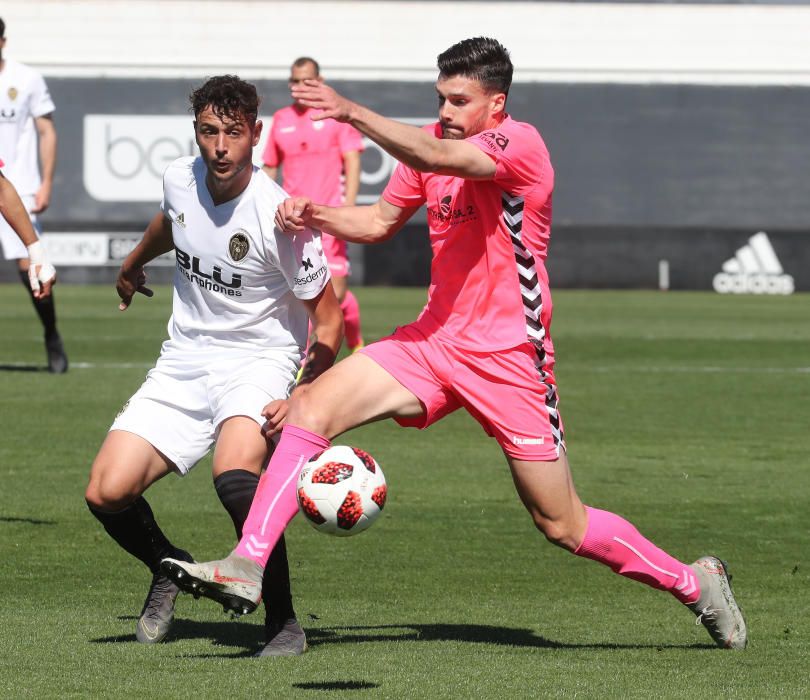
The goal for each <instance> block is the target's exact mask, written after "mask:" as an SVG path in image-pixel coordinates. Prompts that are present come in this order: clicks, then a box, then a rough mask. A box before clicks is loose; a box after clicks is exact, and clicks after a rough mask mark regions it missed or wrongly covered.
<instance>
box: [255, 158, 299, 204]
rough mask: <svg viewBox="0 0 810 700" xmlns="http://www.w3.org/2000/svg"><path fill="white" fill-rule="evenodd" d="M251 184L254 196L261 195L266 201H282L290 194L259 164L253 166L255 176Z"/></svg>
mask: <svg viewBox="0 0 810 700" xmlns="http://www.w3.org/2000/svg"><path fill="white" fill-rule="evenodd" d="M250 186H251V190H252V191H253V193H254V196H255V197H261V198H262V199H264V200H265V201H266V200H268V199H272V200H277V201H278V202H279V203H280V202H282V201H284V200H285V199H287V198H288V197H289V196H290V195H288V194H287V193H286V192H285V191H284V190H283V189H282V187H281V185H279V184H278V183H277V182H276V181H275V180H274V179H273V178H271V177H270V176H269V175H268V174H267V173H266V172H264V170H262V169H261V168H260V167H258V166H257V165H254V166H253V178H252V180H251V185H250Z"/></svg>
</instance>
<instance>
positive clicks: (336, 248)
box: [321, 233, 351, 277]
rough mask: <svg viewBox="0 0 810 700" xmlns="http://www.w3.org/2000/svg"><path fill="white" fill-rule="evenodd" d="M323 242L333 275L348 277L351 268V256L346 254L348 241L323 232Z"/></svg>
mask: <svg viewBox="0 0 810 700" xmlns="http://www.w3.org/2000/svg"><path fill="white" fill-rule="evenodd" d="M321 244H322V245H323V252H324V254H325V255H326V261H327V262H328V263H329V272H331V273H332V277H348V276H349V273H350V272H351V268H350V267H349V257H348V255H347V254H346V241H341V240H340V239H339V238H335V237H334V236H330V235H329V234H328V233H322V234H321Z"/></svg>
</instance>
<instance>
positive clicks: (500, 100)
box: [490, 92, 506, 114]
mask: <svg viewBox="0 0 810 700" xmlns="http://www.w3.org/2000/svg"><path fill="white" fill-rule="evenodd" d="M505 109H506V95H505V94H504V93H502V92H496V93H495V94H494V95H493V96H492V99H491V100H490V110H491V111H492V113H493V114H500V113H501V112H503V111H504V110H505Z"/></svg>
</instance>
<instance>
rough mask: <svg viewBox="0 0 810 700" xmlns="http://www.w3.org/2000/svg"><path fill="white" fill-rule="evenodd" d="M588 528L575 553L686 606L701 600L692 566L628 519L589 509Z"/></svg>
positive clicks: (698, 585)
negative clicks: (664, 592) (677, 557)
mask: <svg viewBox="0 0 810 700" xmlns="http://www.w3.org/2000/svg"><path fill="white" fill-rule="evenodd" d="M585 509H586V510H587V511H588V529H587V531H586V532H585V538H584V539H583V540H582V542H581V544H580V545H579V547H577V549H576V551H575V552H574V554H577V555H579V556H581V557H586V558H588V559H593V560H594V561H598V562H601V563H602V564H605V565H607V566H609V567H610V568H611V569H613V571H615V572H616V573H617V574H621V575H622V576H627V577H628V578H632V579H634V580H636V581H641V583H646V584H647V585H648V586H652V587H653V588H658V589H660V590H663V591H669V592H670V593H672V595H674V596H675V597H676V598H677V599H678V600H679V601H681V602H682V603H684V604H687V603H694V602H695V601H696V600H697V599H698V598H699V597H700V584H699V583H698V581H697V578H696V577H695V573H694V571H693V570H692V567H691V566H689V565H688V564H683V563H682V562H679V561H678V560H677V559H674V558H673V557H671V556H670V555H669V554H667V553H666V552H665V551H664V550H662V549H659V548H658V547H656V546H655V545H654V544H653V543H652V542H650V541H649V540H648V539H645V538H644V537H643V536H642V535H641V533H640V532H639V531H638V530H636V528H635V527H633V525H632V524H631V523H629V522H627V521H626V520H625V519H624V518H622V517H620V516H618V515H616V514H615V513H609V512H608V511H606V510H597V509H596V508H590V507H588V506H586V507H585Z"/></svg>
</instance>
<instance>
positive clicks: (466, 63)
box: [436, 36, 512, 95]
mask: <svg viewBox="0 0 810 700" xmlns="http://www.w3.org/2000/svg"><path fill="white" fill-rule="evenodd" d="M436 64H437V66H438V68H439V75H440V76H441V77H444V78H452V77H453V76H456V75H463V76H466V77H467V78H472V79H473V80H477V81H478V82H479V83H481V86H482V87H483V88H484V90H486V91H487V92H502V93H504V94H505V95H508V94H509V87H510V86H511V85H512V61H511V59H510V58H509V52H508V51H507V50H506V49H505V48H504V47H503V45H502V44H501V43H500V42H498V41H496V40H495V39H490V38H489V37H484V36H479V37H476V38H474V39H464V41H459V42H458V43H457V44H453V46H451V47H450V48H449V49H447V50H446V51H444V52H442V53H440V54H439V57H438V58H437V59H436Z"/></svg>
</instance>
